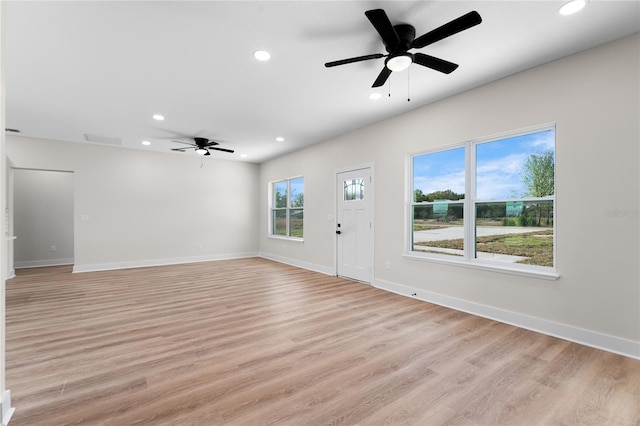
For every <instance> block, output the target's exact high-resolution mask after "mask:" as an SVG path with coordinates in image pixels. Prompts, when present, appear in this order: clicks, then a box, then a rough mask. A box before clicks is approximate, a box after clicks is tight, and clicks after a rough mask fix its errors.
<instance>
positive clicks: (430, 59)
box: [413, 52, 458, 74]
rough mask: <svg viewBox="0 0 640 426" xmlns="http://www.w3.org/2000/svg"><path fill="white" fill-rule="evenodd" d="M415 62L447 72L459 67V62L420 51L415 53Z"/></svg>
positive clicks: (449, 72)
mask: <svg viewBox="0 0 640 426" xmlns="http://www.w3.org/2000/svg"><path fill="white" fill-rule="evenodd" d="M413 62H415V63H416V64H419V65H422V66H423V67H427V68H431V69H433V70H436V71H440V72H442V73H445V74H451V73H452V72H453V71H455V69H456V68H458V64H454V63H453V62H449V61H445V60H444V59H440V58H436V57H434V56H429V55H425V54H424V53H419V52H418V53H415V54H414V55H413Z"/></svg>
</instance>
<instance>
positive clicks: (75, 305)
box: [6, 258, 640, 426]
mask: <svg viewBox="0 0 640 426" xmlns="http://www.w3.org/2000/svg"><path fill="white" fill-rule="evenodd" d="M6 300H7V312H6V322H7V328H6V332H7V339H6V353H7V362H6V381H7V387H8V388H9V389H11V392H12V400H13V405H14V406H15V407H16V408H17V410H16V413H15V414H14V417H13V419H12V422H11V424H12V425H18V426H21V425H30V426H32V425H48V426H49V425H55V426H57V425H103V426H111V425H114V426H116V425H117V426H122V425H161V426H164V425H180V426H183V425H248V426H252V425H270V424H280V425H316V424H344V425H361V426H364V425H376V426H377V425H439V424H449V425H489V424H490V425H494V424H495V425H516V424H517V425H523V424H526V425H536V424H541V425H542V424H558V425H560V424H562V425H573V424H585V425H587V424H599V425H600V424H602V425H624V426H626V425H636V426H637V425H639V424H640V403H639V401H640V361H638V360H634V359H631V358H625V357H622V356H619V355H615V354H611V353H607V352H603V351H599V350H597V349H592V348H587V347H584V346H581V345H578V344H575V343H570V342H566V341H563V340H561V339H556V338H553V337H549V336H545V335H541V334H538V333H534V332H531V331H528V330H523V329H519V328H516V327H513V326H510V325H506V324H501V323H498V322H495V321H491V320H488V319H484V318H479V317H475V316H473V315H469V314H465V313H462V312H458V311H454V310H451V309H447V308H444V307H441V306H437V305H433V304H429V303H425V302H421V301H418V300H414V299H411V298H407V297H402V296H399V295H396V294H392V293H389V292H385V291H382V290H379V289H376V288H373V287H370V286H368V285H365V284H361V283H357V282H353V281H349V280H344V279H341V278H337V277H331V276H327V275H323V274H319V273H315V272H311V271H307V270H303V269H299V268H295V267H293V266H289V265H284V264H280V263H276V262H272V261H269V260H266V259H260V258H252V259H237V260H229V261H217V262H204V263H194V264H185V265H176V266H162V267H155V268H139V269H129V270H119V271H104V272H94V273H82V274H72V273H71V268H70V267H69V266H63V267H48V268H34V269H25V270H19V271H18V275H17V277H16V278H13V279H11V280H8V281H7V299H6Z"/></svg>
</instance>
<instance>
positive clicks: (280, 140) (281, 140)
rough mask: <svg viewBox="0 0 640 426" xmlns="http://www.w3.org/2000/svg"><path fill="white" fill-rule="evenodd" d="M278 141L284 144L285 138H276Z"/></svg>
mask: <svg viewBox="0 0 640 426" xmlns="http://www.w3.org/2000/svg"><path fill="white" fill-rule="evenodd" d="M276 141H278V142H284V138H283V137H282V136H278V137H277V138H276Z"/></svg>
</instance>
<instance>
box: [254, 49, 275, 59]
mask: <svg viewBox="0 0 640 426" xmlns="http://www.w3.org/2000/svg"><path fill="white" fill-rule="evenodd" d="M253 57H254V58H256V59H257V60H259V61H268V60H269V59H271V53H269V52H267V51H266V50H256V51H255V52H253Z"/></svg>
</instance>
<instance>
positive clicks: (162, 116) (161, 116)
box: [153, 114, 164, 121]
mask: <svg viewBox="0 0 640 426" xmlns="http://www.w3.org/2000/svg"><path fill="white" fill-rule="evenodd" d="M153 119H154V120H156V121H162V120H164V115H161V114H153Z"/></svg>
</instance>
